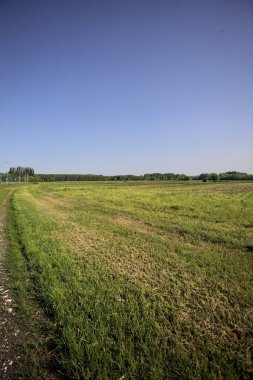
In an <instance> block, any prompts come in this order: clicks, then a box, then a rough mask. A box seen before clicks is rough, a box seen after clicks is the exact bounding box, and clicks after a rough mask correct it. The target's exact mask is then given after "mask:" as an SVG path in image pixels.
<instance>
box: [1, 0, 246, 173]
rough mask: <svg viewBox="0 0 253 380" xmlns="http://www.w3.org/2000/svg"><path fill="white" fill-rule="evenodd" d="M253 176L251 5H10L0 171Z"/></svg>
mask: <svg viewBox="0 0 253 380" xmlns="http://www.w3.org/2000/svg"><path fill="white" fill-rule="evenodd" d="M19 164H20V165H24V166H26V165H29V166H32V167H34V169H35V171H36V172H37V173H96V174H100V173H101V174H126V173H133V174H141V173H146V172H177V173H186V174H199V173H201V172H211V171H212V172H213V171H215V172H223V171H227V170H238V171H247V172H251V173H252V172H253V1H252V0H199V1H198V0H196V1H195V0H182V1H180V0H174V1H173V0H171V1H169V0H153V1H149V0H115V1H111V0H100V1H99V0H0V171H4V170H6V169H7V168H9V167H10V166H16V165H19Z"/></svg>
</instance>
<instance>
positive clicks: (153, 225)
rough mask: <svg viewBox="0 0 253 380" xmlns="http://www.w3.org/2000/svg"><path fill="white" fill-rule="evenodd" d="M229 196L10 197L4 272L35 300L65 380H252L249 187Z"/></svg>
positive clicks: (72, 189)
mask: <svg viewBox="0 0 253 380" xmlns="http://www.w3.org/2000/svg"><path fill="white" fill-rule="evenodd" d="M231 190H232V189H231V188H229V187H227V185H226V186H225V188H221V187H220V188H219V187H218V186H217V185H215V186H214V185H213V186H206V187H203V186H200V187H199V188H198V187H197V186H194V188H193V187H192V188H191V187H190V186H182V187H178V188H176V187H175V186H173V187H170V186H168V185H167V184H159V186H158V185H157V184H152V185H146V184H145V185H143V186H141V185H135V186H134V185H131V186H128V185H122V184H120V185H112V184H110V187H109V185H107V184H103V185H102V184H92V185H90V184H86V185H83V184H81V185H66V184H57V185H55V184H53V185H52V184H50V185H42V186H37V187H34V186H27V187H23V188H20V189H19V190H18V191H17V192H16V193H15V195H14V197H13V200H12V203H11V207H10V210H9V234H10V238H11V242H12V245H11V251H10V255H9V262H10V267H11V268H12V269H10V270H11V271H12V275H13V278H15V276H16V281H15V282H16V283H19V284H21V285H18V286H17V290H18V292H19V295H20V298H21V300H22V302H23V303H24V305H26V303H27V300H29V294H30V293H32V294H33V295H35V296H36V299H37V300H38V301H39V303H40V305H41V306H43V310H44V312H45V314H46V316H47V318H48V320H50V323H49V325H48V326H47V331H49V330H48V327H49V329H50V335H51V336H52V338H51V343H50V344H51V345H52V346H53V347H54V357H55V360H56V365H57V367H59V368H61V369H62V370H63V371H64V373H66V374H67V377H68V378H73V379H79V378H80V379H94V378H98V379H120V378H121V379H123V378H124V379H164V378H173V379H177V378H178V379H202V378H203V377H206V378H207V379H213V378H217V379H219V378H229V379H238V378H245V379H247V378H250V373H251V371H252V363H251V359H250V344H251V339H252V331H251V327H252V316H251V314H250V311H251V308H252V294H251V290H250V286H251V284H252V267H251V264H252V257H251V251H250V250H248V249H247V246H249V245H250V244H251V241H252V240H251V239H250V237H251V232H250V231H251V228H252V227H251V223H252V214H251V212H250V209H251V206H252V194H253V192H252V187H251V188H250V187H240V186H239V188H236V189H234V190H233V191H231ZM241 200H243V202H244V204H243V205H244V207H243V208H242V207H241V204H242V202H241ZM221 208H222V210H223V212H222V210H221ZM206 209H207V210H208V211H205V210H206ZM240 220H241V222H240ZM216 221H218V222H219V223H217V222H216ZM241 223H244V224H245V226H244V227H243V228H242V226H241ZM24 309H26V306H24ZM29 313H30V312H29V311H28V314H29ZM35 367H36V365H35Z"/></svg>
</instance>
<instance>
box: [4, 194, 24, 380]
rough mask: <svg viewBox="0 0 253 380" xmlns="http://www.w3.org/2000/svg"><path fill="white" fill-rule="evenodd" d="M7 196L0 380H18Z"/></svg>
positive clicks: (17, 345) (18, 331)
mask: <svg viewBox="0 0 253 380" xmlns="http://www.w3.org/2000/svg"><path fill="white" fill-rule="evenodd" d="M9 197H10V195H9V196H7V197H6V198H5V200H4V202H3V205H2V206H1V207H0V379H3V380H6V379H19V378H20V376H19V374H18V365H17V362H18V359H19V358H20V357H21V354H22V353H21V346H20V345H19V337H20V335H21V332H20V329H19V327H18V323H17V317H16V314H15V309H16V305H15V302H14V300H13V297H12V295H11V292H10V287H9V278H8V276H7V274H6V272H5V269H4V261H5V257H6V253H7V250H8V240H7V237H6V213H7V211H6V208H7V207H6V206H7V203H8V200H9Z"/></svg>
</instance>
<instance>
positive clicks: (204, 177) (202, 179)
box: [199, 173, 208, 182]
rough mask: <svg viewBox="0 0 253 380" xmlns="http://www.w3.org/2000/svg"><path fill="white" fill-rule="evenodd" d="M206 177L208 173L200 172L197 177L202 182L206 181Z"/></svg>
mask: <svg viewBox="0 0 253 380" xmlns="http://www.w3.org/2000/svg"><path fill="white" fill-rule="evenodd" d="M207 177H208V173H202V174H200V176H199V179H200V180H201V181H203V182H206V181H207Z"/></svg>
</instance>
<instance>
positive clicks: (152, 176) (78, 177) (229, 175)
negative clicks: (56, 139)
mask: <svg viewBox="0 0 253 380" xmlns="http://www.w3.org/2000/svg"><path fill="white" fill-rule="evenodd" d="M144 180H146V181H190V180H193V181H195V180H198V181H203V182H210V181H212V182H217V181H236V180H237V181H252V180H253V174H247V173H243V172H237V171H229V172H225V173H219V174H218V173H201V174H199V175H196V176H188V175H185V174H175V173H146V174H143V175H133V174H125V175H113V176H106V175H102V174H101V175H97V174H35V172H34V169H33V168H31V167H22V166H18V167H16V168H14V167H11V168H10V170H9V171H8V173H2V174H1V173H0V182H62V181H144Z"/></svg>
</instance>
